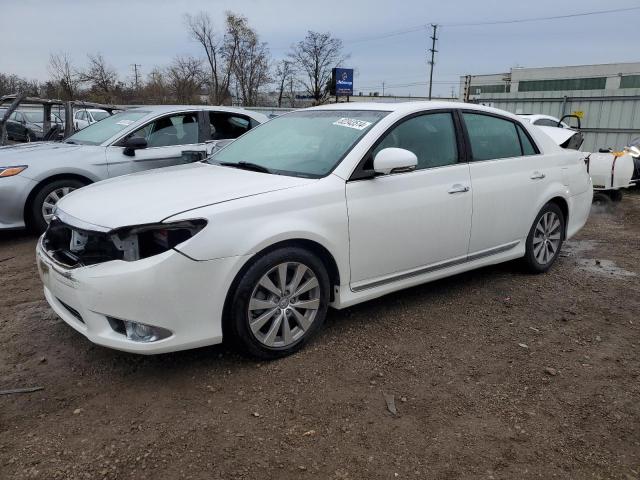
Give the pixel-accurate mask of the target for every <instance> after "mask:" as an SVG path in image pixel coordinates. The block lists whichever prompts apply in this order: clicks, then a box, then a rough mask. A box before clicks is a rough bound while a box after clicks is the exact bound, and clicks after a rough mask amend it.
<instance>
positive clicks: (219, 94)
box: [185, 12, 235, 105]
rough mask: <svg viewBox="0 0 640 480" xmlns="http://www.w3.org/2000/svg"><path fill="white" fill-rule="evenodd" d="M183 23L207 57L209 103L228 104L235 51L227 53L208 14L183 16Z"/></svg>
mask: <svg viewBox="0 0 640 480" xmlns="http://www.w3.org/2000/svg"><path fill="white" fill-rule="evenodd" d="M185 23H186V25H187V28H188V29H189V34H190V35H191V38H192V39H193V40H195V41H196V42H198V43H199V44H200V45H201V46H202V48H203V49H204V52H205V55H206V57H207V66H208V69H209V72H208V79H207V82H206V83H207V86H208V88H209V100H210V102H211V103H212V104H214V105H223V104H228V103H230V102H231V96H230V94H229V84H230V83H231V74H232V67H233V62H234V60H235V51H227V48H226V47H227V45H226V43H225V41H224V38H223V39H220V38H219V36H218V35H217V34H216V32H215V29H214V27H213V22H212V21H211V17H210V16H209V14H208V13H205V12H200V13H198V14H197V15H189V14H185Z"/></svg>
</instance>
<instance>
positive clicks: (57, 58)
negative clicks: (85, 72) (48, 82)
mask: <svg viewBox="0 0 640 480" xmlns="http://www.w3.org/2000/svg"><path fill="white" fill-rule="evenodd" d="M49 75H51V78H52V80H53V81H54V83H55V84H56V85H57V86H58V87H59V88H60V91H61V92H60V93H61V94H60V97H62V99H63V100H72V99H73V98H74V97H75V96H76V94H77V91H78V84H79V83H80V80H79V78H78V72H77V71H76V69H75V68H74V66H73V64H72V62H71V59H70V58H69V55H68V54H67V53H66V52H58V53H52V54H51V55H50V56H49Z"/></svg>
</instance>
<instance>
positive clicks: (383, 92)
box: [382, 80, 384, 97]
mask: <svg viewBox="0 0 640 480" xmlns="http://www.w3.org/2000/svg"><path fill="white" fill-rule="evenodd" d="M382 96H383V97H384V80H383V81H382Z"/></svg>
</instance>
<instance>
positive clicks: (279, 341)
mask: <svg viewBox="0 0 640 480" xmlns="http://www.w3.org/2000/svg"><path fill="white" fill-rule="evenodd" d="M329 294H330V282H329V276H328V274H327V270H326V268H325V266H324V264H323V263H322V261H321V260H320V259H318V258H317V257H316V256H315V255H313V254H312V253H310V252H308V251H307V250H304V249H302V248H298V247H285V248H280V249H277V250H274V251H272V252H269V253H267V254H265V255H264V256H262V257H260V258H258V260H256V261H255V262H254V263H253V264H252V265H251V266H250V267H249V268H248V269H247V271H246V272H244V274H243V275H242V277H241V278H240V280H239V282H238V283H237V287H236V289H235V292H234V293H233V296H232V298H231V304H230V307H229V309H228V315H227V318H225V331H226V332H227V333H229V334H230V336H231V337H232V338H233V340H234V341H235V343H236V344H237V346H238V347H239V348H240V350H241V351H242V353H246V354H248V355H250V356H252V357H256V358H260V359H265V360H271V359H276V358H280V357H284V356H287V355H291V354H292V353H294V352H296V351H298V350H300V349H301V348H302V347H303V346H304V345H305V344H306V343H307V342H308V341H309V339H310V338H312V337H313V336H314V335H315V334H316V333H317V331H318V330H319V329H320V328H321V326H322V324H323V323H324V321H325V317H326V314H327V309H328V306H329Z"/></svg>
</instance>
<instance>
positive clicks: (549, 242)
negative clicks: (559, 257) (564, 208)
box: [533, 212, 562, 265]
mask: <svg viewBox="0 0 640 480" xmlns="http://www.w3.org/2000/svg"><path fill="white" fill-rule="evenodd" d="M561 226H562V222H560V218H559V217H558V215H557V214H556V213H555V212H546V213H545V214H544V215H542V217H540V220H538V223H537V225H536V228H535V231H534V233H533V255H534V256H535V257H536V260H537V261H538V263H540V264H541V265H546V264H547V263H549V262H551V261H552V260H553V258H554V257H555V255H556V253H557V251H558V249H559V248H560V243H561V241H562V231H561Z"/></svg>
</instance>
